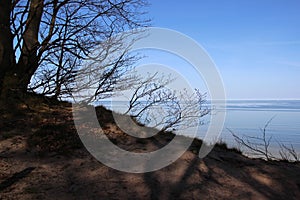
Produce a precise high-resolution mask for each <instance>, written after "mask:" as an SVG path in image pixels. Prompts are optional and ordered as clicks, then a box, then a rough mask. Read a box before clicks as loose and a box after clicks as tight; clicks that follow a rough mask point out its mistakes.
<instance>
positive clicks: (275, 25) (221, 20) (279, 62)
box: [148, 0, 300, 99]
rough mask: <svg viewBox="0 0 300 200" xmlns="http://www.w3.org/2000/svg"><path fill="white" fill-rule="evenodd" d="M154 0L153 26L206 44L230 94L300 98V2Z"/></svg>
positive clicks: (244, 96)
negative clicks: (176, 32)
mask: <svg viewBox="0 0 300 200" xmlns="http://www.w3.org/2000/svg"><path fill="white" fill-rule="evenodd" d="M150 4H151V5H150V7H149V8H148V10H149V13H148V15H149V16H150V17H151V18H152V19H153V21H152V25H153V26H157V27H164V28H170V29H174V30H176V31H179V32H182V33H183V34H186V35H188V36H189V37H191V38H193V39H194V40H196V41H197V42H198V43H199V44H200V45H202V46H203V47H204V48H205V50H206V51H207V52H208V53H209V55H210V56H211V58H212V59H213V60H214V62H215V63H216V65H217V67H218V69H219V71H220V73H221V76H222V78H223V81H224V85H225V89H226V93H227V98H229V99H300V12H299V9H300V1H296V0H295V1H292V0H286V1H283V0H226V1H223V0H185V1H175V0H172V1H171V0H151V1H150ZM179 67H180V66H177V68H179Z"/></svg>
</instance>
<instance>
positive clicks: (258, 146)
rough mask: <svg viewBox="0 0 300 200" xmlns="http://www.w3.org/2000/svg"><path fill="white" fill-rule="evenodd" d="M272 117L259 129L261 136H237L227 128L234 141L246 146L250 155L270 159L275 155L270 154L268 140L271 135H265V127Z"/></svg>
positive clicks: (269, 140)
mask: <svg viewBox="0 0 300 200" xmlns="http://www.w3.org/2000/svg"><path fill="white" fill-rule="evenodd" d="M273 118H274V117H272V118H271V119H270V120H269V121H268V122H267V123H266V124H265V126H264V128H263V129H261V132H262V136H261V137H258V136H245V135H244V136H242V137H240V136H238V135H236V134H235V133H234V132H233V131H232V130H230V129H227V130H228V131H229V132H230V133H231V134H232V136H233V137H234V139H235V141H236V142H237V143H238V144H239V145H241V146H244V147H246V148H247V149H248V150H250V152H251V153H252V155H254V156H258V157H262V158H265V159H266V160H272V159H275V157H274V156H273V155H272V153H271V152H270V150H269V147H270V142H271V140H272V136H269V137H268V136H267V135H266V132H267V127H268V126H269V124H270V123H271V121H272V120H273Z"/></svg>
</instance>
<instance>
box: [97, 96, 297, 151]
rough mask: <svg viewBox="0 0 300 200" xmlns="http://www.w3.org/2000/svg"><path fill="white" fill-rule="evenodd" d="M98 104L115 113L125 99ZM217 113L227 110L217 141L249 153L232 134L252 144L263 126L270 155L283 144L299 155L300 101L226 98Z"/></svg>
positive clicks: (202, 133)
mask: <svg viewBox="0 0 300 200" xmlns="http://www.w3.org/2000/svg"><path fill="white" fill-rule="evenodd" d="M99 104H101V105H104V106H105V107H107V108H109V109H113V110H115V111H117V112H118V111H119V112H120V110H122V109H120V108H123V107H125V106H126V102H117V103H116V102H114V106H113V107H112V106H111V105H112V104H111V102H110V101H101V102H97V105H99ZM116 105H118V106H116ZM207 106H208V107H210V104H209V102H208V103H207ZM219 112H226V118H225V123H224V126H223V129H222V131H221V134H220V136H219V138H218V141H221V142H225V143H226V144H227V145H228V146H229V147H236V148H240V149H241V150H242V151H244V152H247V153H248V154H251V152H250V151H248V150H247V148H244V147H243V146H241V145H240V144H239V143H238V142H237V141H236V139H235V138H234V137H233V135H232V133H234V134H235V135H237V136H238V137H240V138H243V139H244V140H245V141H246V140H249V142H251V143H253V144H255V143H260V142H262V141H261V140H260V139H261V138H263V132H264V128H265V138H266V140H267V141H270V145H269V151H270V153H272V155H274V156H275V157H279V156H280V155H279V151H280V149H281V147H282V145H285V146H286V147H289V148H293V149H294V150H295V152H297V153H298V154H299V156H300V100H227V101H226V107H225V108H223V109H220V110H212V112H211V113H212V114H218V113H219ZM202 121H203V125H201V127H200V129H198V133H197V137H198V138H200V139H203V138H204V137H205V134H206V130H207V127H208V126H209V123H210V116H209V115H207V116H205V117H203V119H202ZM266 125H267V126H266ZM187 135H188V134H187ZM251 138H252V139H253V138H259V139H253V140H251ZM280 146H281V147H280Z"/></svg>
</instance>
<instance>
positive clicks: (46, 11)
mask: <svg viewBox="0 0 300 200" xmlns="http://www.w3.org/2000/svg"><path fill="white" fill-rule="evenodd" d="M146 4H147V3H146V2H145V1H144V0H74V1H73V0H72V1H71V0H30V1H27V0H13V1H3V2H2V1H1V5H0V13H1V17H0V18H1V19H0V20H1V21H0V24H1V29H0V37H1V38H0V40H1V42H0V70H1V77H0V83H1V85H0V86H1V93H2V90H7V89H18V90H20V91H26V90H27V87H28V85H29V84H30V88H31V89H32V90H35V91H39V92H41V93H44V94H48V95H53V96H54V97H59V96H60V95H62V94H66V93H69V91H70V89H71V88H72V82H73V78H74V75H75V74H77V71H78V70H79V69H80V68H81V67H82V63H83V61H84V60H85V59H87V58H88V55H89V54H90V53H91V52H93V51H94V50H95V48H98V46H99V45H103V42H104V41H106V40H108V38H110V37H111V36H113V35H114V34H117V33H120V32H122V31H124V30H128V29H131V28H135V27H140V26H145V25H147V24H148V20H147V19H145V18H144V17H143V14H144V12H143V11H142V8H143V6H145V5H146ZM4 38H5V39H4ZM118 42H119V43H122V41H120V40H119V41H118ZM118 42H116V41H115V42H114V43H111V44H107V43H106V44H107V45H106V46H105V49H106V50H104V51H103V52H102V53H103V55H105V54H109V53H110V52H111V51H115V50H116V49H117V47H119V46H120V45H119V43H118ZM7 58H10V59H7ZM120 58H121V60H122V61H121V60H120ZM117 61H118V63H119V65H117V67H118V68H122V67H123V66H122V65H121V64H122V63H125V62H127V63H128V62H132V57H131V56H124V52H123V51H120V52H119V57H115V60H113V61H112V62H111V63H110V65H108V63H106V64H105V66H106V67H107V69H108V70H106V71H110V72H112V71H111V70H110V69H112V68H113V66H116V64H115V63H116V62H117ZM128 66H129V65H128V64H127V65H125V66H124V69H122V70H113V72H114V73H117V72H120V71H124V70H126V67H128ZM108 74H109V78H107V79H106V80H107V82H106V83H105V84H107V83H108V82H109V81H110V79H111V78H115V77H118V78H119V77H120V76H114V75H112V74H113V73H107V74H106V75H104V77H105V78H106V77H107V76H108ZM99 81H102V82H103V80H99ZM103 84H104V83H102V84H99V85H100V86H101V85H103ZM105 84H104V85H105ZM99 90H101V91H103V90H102V89H99Z"/></svg>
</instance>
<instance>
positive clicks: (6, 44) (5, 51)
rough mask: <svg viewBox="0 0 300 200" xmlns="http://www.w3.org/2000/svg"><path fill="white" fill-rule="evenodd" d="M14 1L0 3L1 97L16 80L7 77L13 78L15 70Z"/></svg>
mask: <svg viewBox="0 0 300 200" xmlns="http://www.w3.org/2000/svg"><path fill="white" fill-rule="evenodd" d="M11 2H12V1H0V95H1V97H2V94H3V91H4V90H6V88H7V84H8V85H10V84H13V82H15V81H14V80H8V81H9V82H6V81H7V80H6V79H7V78H6V77H9V76H11V77H13V75H14V73H13V70H14V69H15V55H14V50H13V35H12V33H11V31H10V13H11V6H12V5H11Z"/></svg>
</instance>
